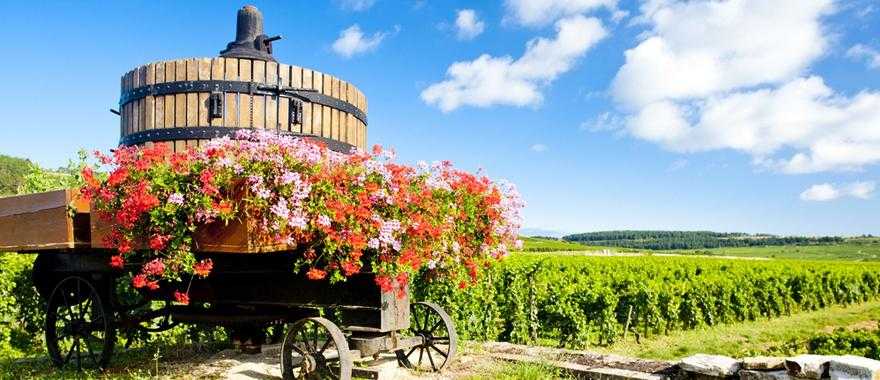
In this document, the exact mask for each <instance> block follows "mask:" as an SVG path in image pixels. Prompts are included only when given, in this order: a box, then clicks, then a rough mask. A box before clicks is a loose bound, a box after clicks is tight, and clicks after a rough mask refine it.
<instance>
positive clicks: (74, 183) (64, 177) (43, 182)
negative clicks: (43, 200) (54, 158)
mask: <svg viewBox="0 0 880 380" xmlns="http://www.w3.org/2000/svg"><path fill="white" fill-rule="evenodd" d="M87 157H88V155H87V153H86V152H85V151H84V150H81V151H79V158H78V159H77V160H76V161H73V160H71V161H68V163H67V166H66V167H63V168H59V169H57V170H47V169H43V168H41V167H39V166H37V165H31V166H30V169H29V170H28V172H27V174H25V175H24V177H23V178H22V181H21V183H20V185H19V186H18V189H17V193H18V194H32V193H39V192H43V191H50V190H59V189H68V188H79V187H82V185H83V182H82V176H81V175H80V171H82V169H83V167H85V166H86V163H87V161H86V159H87Z"/></svg>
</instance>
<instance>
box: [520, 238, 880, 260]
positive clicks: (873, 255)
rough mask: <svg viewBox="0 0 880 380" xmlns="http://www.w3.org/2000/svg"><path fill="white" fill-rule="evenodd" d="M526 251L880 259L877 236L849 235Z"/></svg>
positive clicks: (538, 242)
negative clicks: (831, 240)
mask: <svg viewBox="0 0 880 380" xmlns="http://www.w3.org/2000/svg"><path fill="white" fill-rule="evenodd" d="M522 239H523V243H524V246H523V251H526V252H529V251H531V252H596V251H602V250H608V251H611V252H615V253H635V252H639V253H643V254H677V255H693V256H732V257H759V258H769V259H797V260H842V261H880V239H878V238H849V239H846V241H845V242H843V243H838V244H816V245H779V246H762V247H733V248H711V249H680V250H645V249H641V250H639V249H633V248H622V247H600V246H588V245H582V244H578V243H572V242H567V241H562V240H552V239H543V238H531V237H524V238H522Z"/></svg>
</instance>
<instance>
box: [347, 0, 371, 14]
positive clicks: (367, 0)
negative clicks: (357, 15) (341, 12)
mask: <svg viewBox="0 0 880 380" xmlns="http://www.w3.org/2000/svg"><path fill="white" fill-rule="evenodd" d="M338 1H339V6H340V7H341V8H342V9H345V10H348V11H355V12H360V11H365V10H367V9H370V7H372V6H373V4H375V3H376V0H338Z"/></svg>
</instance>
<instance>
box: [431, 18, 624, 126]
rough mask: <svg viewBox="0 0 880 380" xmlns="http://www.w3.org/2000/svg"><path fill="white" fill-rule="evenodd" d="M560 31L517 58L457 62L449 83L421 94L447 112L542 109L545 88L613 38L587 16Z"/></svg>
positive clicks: (488, 57)
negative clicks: (464, 108)
mask: <svg viewBox="0 0 880 380" xmlns="http://www.w3.org/2000/svg"><path fill="white" fill-rule="evenodd" d="M556 31H557V34H556V38H554V39H547V38H536V39H532V40H531V41H529V42H528V43H527V44H526V51H525V53H524V54H523V55H522V56H521V57H519V58H517V59H513V58H512V57H510V56H503V57H493V56H491V55H488V54H483V55H481V56H479V57H478V58H477V59H475V60H473V61H462V62H455V63H453V64H452V65H450V66H449V68H448V69H447V70H446V76H447V78H446V80H444V81H442V82H438V83H434V84H432V85H430V86H428V88H426V89H425V90H424V91H422V94H421V96H422V100H424V101H425V102H426V103H428V104H432V105H436V106H437V107H439V108H440V109H441V110H442V111H443V112H449V111H452V110H455V109H457V108H459V107H461V106H476V107H488V106H492V105H496V104H501V105H512V106H527V105H537V104H540V102H541V100H542V99H543V97H542V95H541V87H542V86H545V85H547V84H549V83H551V82H553V81H554V80H555V79H556V78H557V77H558V76H559V75H561V74H563V73H565V72H567V71H568V70H570V69H571V67H572V66H573V65H574V63H575V61H576V60H577V59H578V58H580V57H581V56H583V55H584V54H585V53H586V52H587V50H589V49H590V48H591V47H593V46H594V45H595V44H596V43H598V42H599V41H600V40H602V39H603V38H605V36H606V35H607V34H608V32H607V31H606V30H605V28H604V27H603V26H602V23H601V22H600V21H599V20H598V19H596V18H592V17H591V18H587V17H584V16H572V17H569V18H565V19H562V20H559V21H558V22H557V23H556Z"/></svg>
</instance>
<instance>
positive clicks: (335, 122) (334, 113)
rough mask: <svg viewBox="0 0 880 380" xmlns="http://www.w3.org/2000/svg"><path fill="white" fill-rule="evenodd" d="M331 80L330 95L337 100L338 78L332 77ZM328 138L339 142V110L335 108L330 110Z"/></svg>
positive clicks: (338, 96)
mask: <svg viewBox="0 0 880 380" xmlns="http://www.w3.org/2000/svg"><path fill="white" fill-rule="evenodd" d="M331 79H332V81H331V86H332V87H331V91H330V95H331V96H333V97H334V98H337V99H339V98H340V97H341V96H340V95H339V78H336V77H332V78H331ZM330 138H332V139H334V140H339V110H338V109H336V108H331V109H330Z"/></svg>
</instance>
